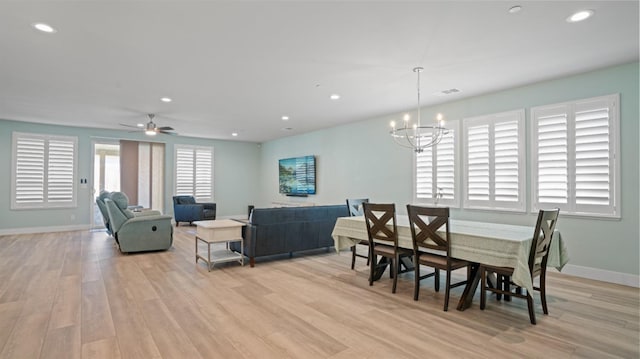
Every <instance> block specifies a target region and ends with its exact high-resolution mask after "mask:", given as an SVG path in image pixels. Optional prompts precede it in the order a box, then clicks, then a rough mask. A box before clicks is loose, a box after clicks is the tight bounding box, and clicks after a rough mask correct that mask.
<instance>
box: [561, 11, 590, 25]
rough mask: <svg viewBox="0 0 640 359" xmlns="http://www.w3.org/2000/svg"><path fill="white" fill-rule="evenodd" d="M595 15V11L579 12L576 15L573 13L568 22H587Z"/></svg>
mask: <svg viewBox="0 0 640 359" xmlns="http://www.w3.org/2000/svg"><path fill="white" fill-rule="evenodd" d="M593 13H594V11H593V10H581V11H578V12H576V13H573V15H571V16H569V17H568V18H567V22H570V23H573V22H580V21H583V20H586V19H588V18H590V17H591V16H593Z"/></svg>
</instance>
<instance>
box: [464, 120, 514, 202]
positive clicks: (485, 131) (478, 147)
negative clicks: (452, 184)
mask: <svg viewBox="0 0 640 359" xmlns="http://www.w3.org/2000/svg"><path fill="white" fill-rule="evenodd" d="M463 145H464V146H463V153H464V157H465V160H464V166H463V172H464V173H463V187H464V189H465V195H464V201H463V206H464V207H465V208H478V209H498V210H508V211H523V212H524V211H525V200H524V197H525V195H524V193H525V192H524V191H525V171H524V168H525V163H524V162H525V161H524V158H525V157H524V156H525V155H524V154H525V140H524V110H517V111H510V112H504V113H499V114H493V115H487V116H480V117H474V118H467V119H465V120H464V121H463Z"/></svg>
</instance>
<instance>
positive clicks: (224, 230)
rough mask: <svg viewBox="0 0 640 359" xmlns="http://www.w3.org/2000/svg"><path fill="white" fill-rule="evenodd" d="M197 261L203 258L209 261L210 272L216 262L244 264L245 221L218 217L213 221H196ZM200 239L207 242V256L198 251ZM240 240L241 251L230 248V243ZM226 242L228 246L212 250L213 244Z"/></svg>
mask: <svg viewBox="0 0 640 359" xmlns="http://www.w3.org/2000/svg"><path fill="white" fill-rule="evenodd" d="M193 223H194V224H195V225H196V263H198V259H202V260H203V261H205V262H206V263H207V269H208V270H209V272H210V271H211V268H213V266H214V264H216V263H224V262H235V261H237V262H239V263H240V264H241V265H243V266H244V241H243V239H242V233H241V230H242V226H244V224H243V223H240V222H238V221H234V220H231V219H218V220H213V221H196V222H193ZM198 241H200V242H203V243H206V244H207V256H206V257H203V256H202V255H200V254H199V253H198ZM231 242H240V253H237V252H234V251H232V250H231V249H229V243H231ZM213 243H226V248H225V249H221V250H214V251H213V252H212V251H211V244H213Z"/></svg>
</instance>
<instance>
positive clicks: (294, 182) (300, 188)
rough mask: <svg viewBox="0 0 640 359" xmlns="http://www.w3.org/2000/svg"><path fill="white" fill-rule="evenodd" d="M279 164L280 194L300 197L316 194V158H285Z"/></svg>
mask: <svg viewBox="0 0 640 359" xmlns="http://www.w3.org/2000/svg"><path fill="white" fill-rule="evenodd" d="M278 162H279V169H278V174H279V184H280V193H284V194H299V195H306V194H315V193H316V162H315V157H314V156H304V157H295V158H285V159H281V160H279V161H278Z"/></svg>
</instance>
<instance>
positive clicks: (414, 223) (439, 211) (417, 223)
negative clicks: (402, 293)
mask: <svg viewBox="0 0 640 359" xmlns="http://www.w3.org/2000/svg"><path fill="white" fill-rule="evenodd" d="M407 213H408V215H409V224H410V228H411V238H412V239H413V258H414V270H415V274H414V279H415V284H414V294H413V299H414V300H418V295H419V292H420V281H421V280H422V279H425V278H429V277H432V276H433V277H434V286H435V290H436V292H437V291H438V290H439V289H440V270H444V271H446V275H447V278H446V282H445V285H446V288H445V301H444V310H445V311H447V310H448V307H449V292H450V290H451V288H454V287H458V286H461V285H464V284H466V283H467V281H468V279H469V263H468V262H467V261H463V260H460V259H456V258H452V257H451V254H450V252H451V248H450V241H449V240H450V232H449V208H443V207H419V206H412V205H407ZM443 227H444V230H442V228H443ZM443 232H444V233H443ZM434 251H438V253H434ZM420 265H425V266H429V267H432V268H434V272H432V273H428V274H425V275H420ZM464 267H466V268H467V279H466V280H464V281H460V282H457V283H451V271H452V270H455V269H459V268H464Z"/></svg>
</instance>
